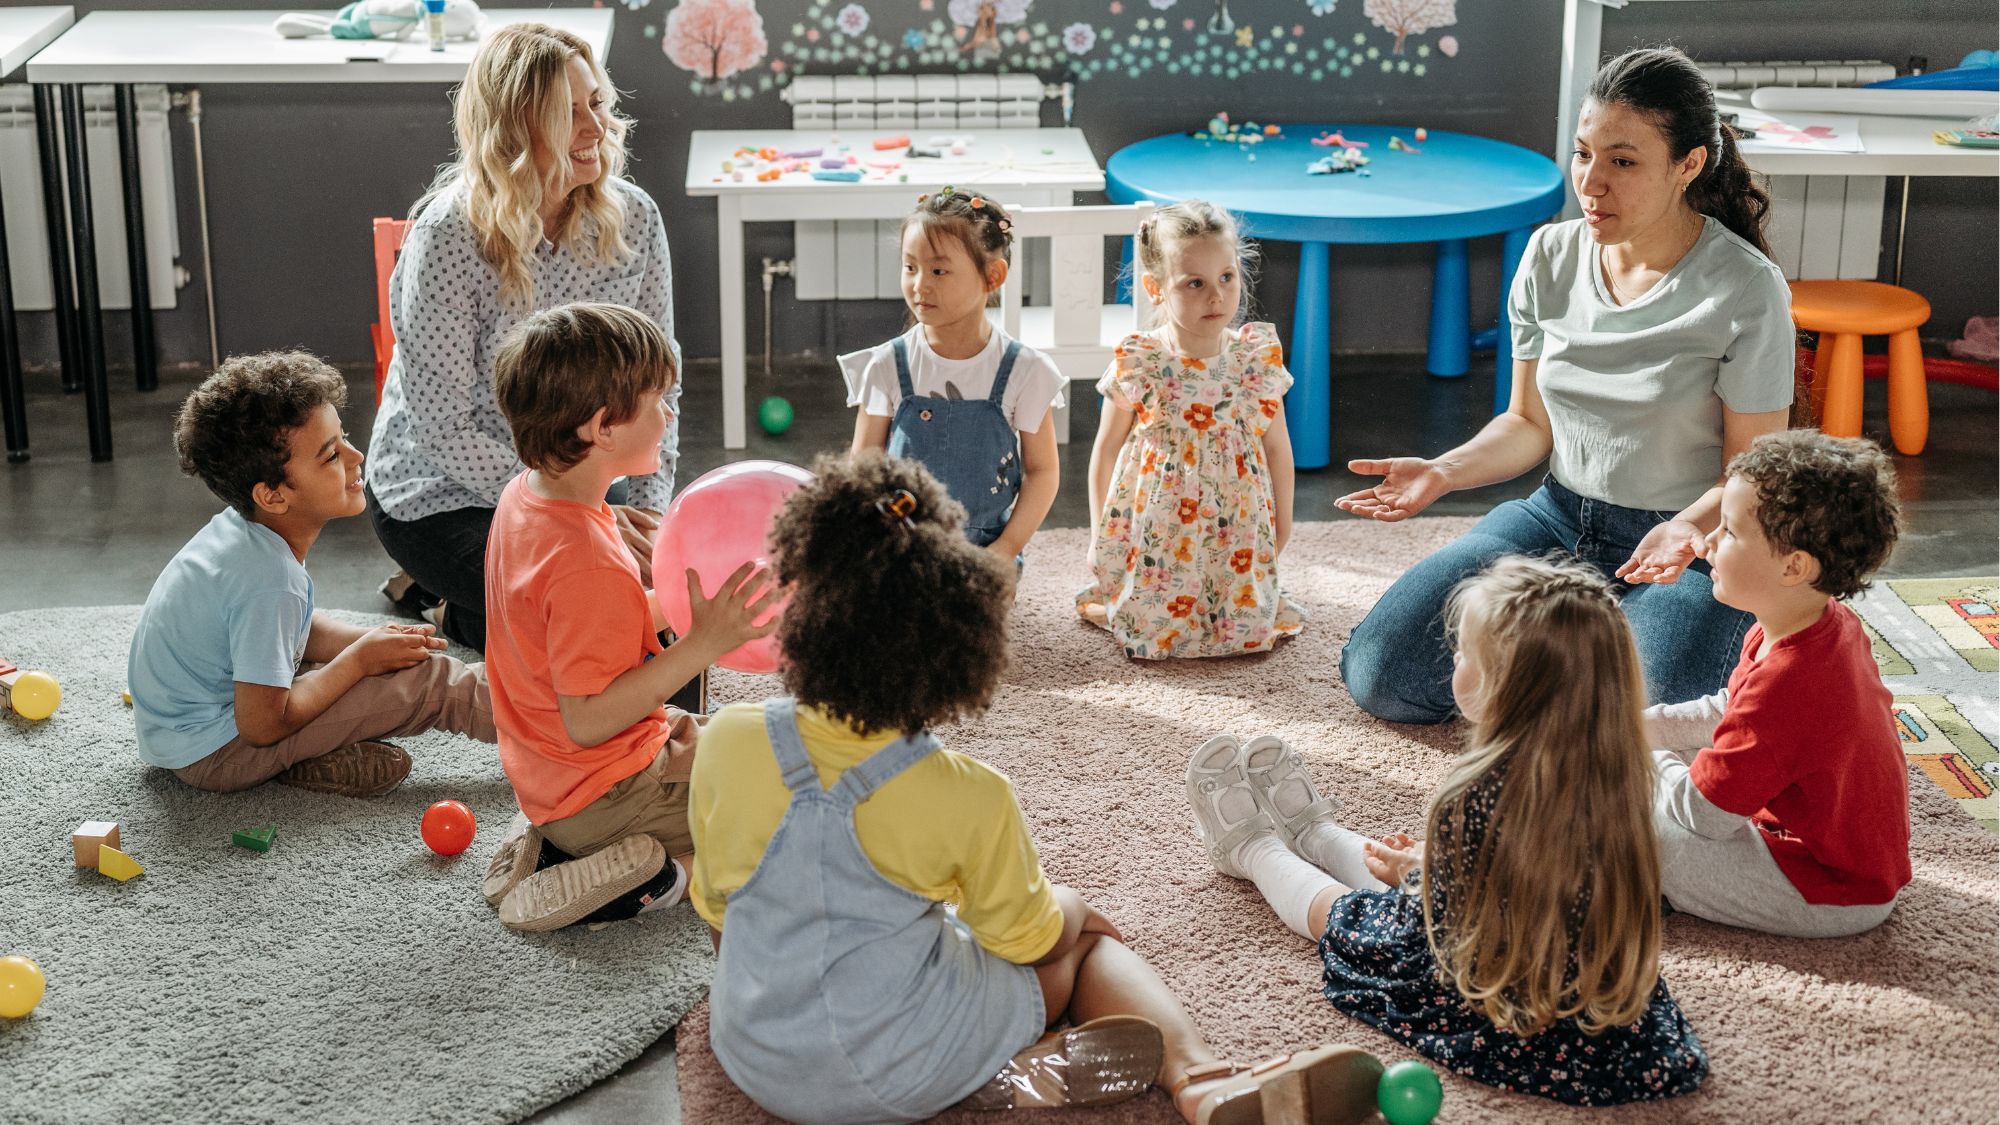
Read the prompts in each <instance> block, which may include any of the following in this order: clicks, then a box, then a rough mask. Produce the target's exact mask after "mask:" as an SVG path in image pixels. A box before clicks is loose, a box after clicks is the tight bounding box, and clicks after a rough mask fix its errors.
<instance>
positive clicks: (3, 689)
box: [0, 660, 62, 722]
mask: <svg viewBox="0 0 2000 1125" xmlns="http://www.w3.org/2000/svg"><path fill="white" fill-rule="evenodd" d="M60 706H62V685H61V684H58V683H56V678H55V677H54V676H51V675H49V674H48V673H47V672H23V671H21V669H20V668H19V667H17V666H15V665H13V664H10V663H8V662H7V661H5V660H0V711H12V712H14V713H15V714H17V715H19V716H21V717H22V718H24V719H27V720H30V721H32V722H40V721H42V720H43V719H46V718H48V717H49V716H50V715H53V714H55V712H56V708H57V707H60Z"/></svg>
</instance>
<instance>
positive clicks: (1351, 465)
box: [1334, 457, 1451, 523]
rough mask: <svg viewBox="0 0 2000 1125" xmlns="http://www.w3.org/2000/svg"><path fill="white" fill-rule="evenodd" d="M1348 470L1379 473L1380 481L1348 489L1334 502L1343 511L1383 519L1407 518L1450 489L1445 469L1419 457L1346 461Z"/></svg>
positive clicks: (1395, 520) (1392, 521) (1393, 520)
mask: <svg viewBox="0 0 2000 1125" xmlns="http://www.w3.org/2000/svg"><path fill="white" fill-rule="evenodd" d="M1347 471H1348V472H1350V473H1361V474H1363V475H1365V476H1375V475H1377V474H1379V475H1380V476H1381V477H1382V483H1380V484H1378V485H1376V486H1375V487H1373V488H1364V489H1362V490H1361V491H1359V492H1350V493H1348V494H1347V495H1345V496H1343V497H1341V498H1340V499H1338V500H1335V501H1334V506H1336V507H1338V508H1339V509H1340V510H1341V511H1343V512H1352V513H1353V514H1355V515H1357V516H1361V517H1363V518H1365V519H1371V520H1381V521H1382V522H1383V523H1395V522H1397V521H1398V520H1406V519H1409V518H1410V517H1411V516H1414V515H1416V514H1417V513H1418V512H1421V511H1423V510H1424V509H1425V508H1428V507H1430V506H1431V504H1432V503H1434V502H1435V501H1436V500H1437V499H1438V497H1440V496H1443V495H1444V494H1445V493H1447V492H1450V491H1451V482H1450V481H1448V480H1446V479H1445V475H1444V470H1442V469H1440V468H1438V467H1437V465H1435V464H1434V463H1432V462H1430V461H1427V460H1425V459H1424V458H1422V457H1390V458H1387V459H1386V460H1360V461H1349V462H1348V463H1347Z"/></svg>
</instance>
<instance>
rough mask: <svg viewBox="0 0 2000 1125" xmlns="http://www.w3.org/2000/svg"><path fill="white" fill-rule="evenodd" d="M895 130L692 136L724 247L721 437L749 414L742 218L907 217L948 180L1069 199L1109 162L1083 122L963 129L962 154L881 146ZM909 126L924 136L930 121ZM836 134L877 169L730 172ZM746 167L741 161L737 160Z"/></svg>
mask: <svg viewBox="0 0 2000 1125" xmlns="http://www.w3.org/2000/svg"><path fill="white" fill-rule="evenodd" d="M890 131H891V130H862V131H848V132H846V133H844V134H833V133H824V132H793V131H791V130H744V131H716V132H697V133H694V134H693V135H691V136H690V137H689V138H688V166H687V185H686V190H687V193H688V195H690V196H714V197H715V223H716V254H717V258H718V264H719V266H720V267H721V272H720V277H719V285H720V291H721V298H722V321H721V331H722V444H723V447H724V448H727V449H741V448H743V447H744V445H745V444H746V429H745V424H744V392H745V381H746V371H745V360H744V344H743V331H744V320H745V316H744V307H743V306H744V297H743V285H744V275H743V224H744V223H752V222H786V223H789V222H796V221H798V220H800V219H899V218H901V217H903V216H904V215H907V214H909V213H910V210H911V209H912V208H913V207H915V206H916V202H917V196H919V195H921V194H923V193H925V192H928V191H935V190H937V189H938V188H941V187H944V186H945V185H947V184H949V185H952V186H955V187H957V188H959V189H960V190H963V191H979V192H983V193H985V194H988V195H991V196H993V197H994V199H995V201H996V202H1000V203H1007V204H1021V205H1024V206H1038V207H1049V206H1058V205H1067V204H1069V203H1071V202H1072V201H1073V199H1072V196H1073V195H1074V193H1076V192H1079V191H1102V190H1104V169H1103V166H1102V165H1100V164H1099V163H1098V161H1097V157H1096V156H1095V155H1094V154H1092V153H1091V151H1090V145H1089V143H1088V142H1086V141H1085V140H1084V139H1083V132H1082V130H1080V129H975V130H955V131H953V132H954V133H955V134H956V135H961V136H969V137H971V138H972V144H971V145H970V146H969V147H968V148H967V151H966V153H965V155H963V156H946V157H944V158H942V159H918V160H908V159H905V158H904V156H903V152H902V150H900V149H898V150H891V151H888V152H877V151H875V149H874V147H873V145H872V143H871V142H872V141H873V139H874V138H875V137H876V136H878V135H880V134H882V133H884V132H890ZM893 131H894V132H907V133H910V134H911V135H912V136H914V137H915V138H916V140H917V142H918V143H919V144H920V145H921V144H922V143H923V141H924V140H925V139H926V134H925V133H924V132H923V131H922V130H914V131H912V130H893ZM836 136H837V137H838V139H839V140H840V141H845V142H846V143H847V144H849V145H851V146H852V147H853V150H854V152H855V155H856V156H858V157H859V158H860V160H861V162H862V165H861V166H862V167H863V169H864V170H866V171H867V172H868V176H867V178H865V179H863V180H861V181H860V182H858V183H838V182H830V181H825V180H815V179H813V178H812V177H811V176H810V175H809V174H806V173H802V172H794V173H789V174H787V175H784V176H782V177H780V178H778V179H776V180H771V181H759V180H758V179H757V178H756V173H755V171H754V167H753V169H752V170H751V171H750V172H748V174H746V175H745V176H744V178H743V180H742V181H740V182H739V181H737V180H735V179H733V178H732V177H731V176H729V175H725V174H724V173H723V172H722V162H723V161H724V160H726V159H733V158H734V157H733V154H734V153H735V152H736V150H737V149H739V148H744V147H748V148H752V149H761V148H773V149H776V150H778V151H779V152H799V151H803V150H807V149H814V148H819V149H826V150H829V151H831V150H832V149H833V148H834V147H835V144H836V139H835V138H836ZM883 160H899V161H901V162H902V163H901V165H900V166H899V167H897V168H895V169H893V170H886V171H885V170H882V169H869V168H867V164H868V162H869V161H883ZM736 163H737V165H738V166H739V167H741V166H742V162H741V161H737V162H736Z"/></svg>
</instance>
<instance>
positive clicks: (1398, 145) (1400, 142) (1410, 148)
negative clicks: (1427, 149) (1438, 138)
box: [1389, 137, 1423, 156]
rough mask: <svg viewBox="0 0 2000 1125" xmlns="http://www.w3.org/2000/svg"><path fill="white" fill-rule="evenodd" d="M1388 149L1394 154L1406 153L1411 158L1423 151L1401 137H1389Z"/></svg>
mask: <svg viewBox="0 0 2000 1125" xmlns="http://www.w3.org/2000/svg"><path fill="white" fill-rule="evenodd" d="M1389 147H1390V148H1391V149H1392V150H1394V151H1396V152H1407V153H1409V154H1410V155H1412V156H1415V155H1416V154H1418V153H1420V152H1422V151H1423V149H1420V148H1418V147H1417V146H1415V145H1413V144H1411V143H1410V142H1408V141H1406V140H1404V139H1403V138H1401V137H1390V138H1389Z"/></svg>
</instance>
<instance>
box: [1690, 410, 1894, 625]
mask: <svg viewBox="0 0 2000 1125" xmlns="http://www.w3.org/2000/svg"><path fill="white" fill-rule="evenodd" d="M1729 475H1730V476H1733V477H1739V478H1741V479H1742V480H1743V481H1744V482H1745V483H1747V484H1749V485H1750V486H1751V488H1753V489H1755V490H1756V493H1757V522H1758V523H1760V524H1763V525H1764V537H1765V538H1766V539H1769V540H1770V541H1771V545H1772V546H1773V547H1775V548H1777V549H1778V550H1779V551H1785V552H1789V551H1804V552H1805V553H1806V554H1808V555H1811V556H1812V557H1813V559H1814V561H1816V562H1818V563H1819V577H1818V578H1817V579H1815V580H1814V582H1813V584H1812V586H1813V589H1815V590H1818V591H1819V592H1820V593H1822V594H1825V595H1827V596H1829V597H1834V598H1848V597H1853V596H1854V595H1855V594H1858V593H1860V592H1861V591H1863V590H1866V589H1867V588H1868V581H1867V579H1868V576H1869V575H1870V574H1873V573H1874V572H1875V570H1876V569H1877V568H1879V567H1880V566H1881V565H1882V564H1883V563H1884V562H1886V561H1888V558H1889V552H1890V550H1892V549H1893V548H1894V547H1895V546H1896V537H1897V536H1898V535H1900V534H1902V530H1903V527H1902V524H1903V514H1902V503H1901V501H1900V500H1898V499H1897V496H1896V470H1895V469H1894V467H1892V466H1891V465H1890V464H1889V458H1888V456H1887V455H1885V454H1884V453H1883V452H1882V447H1881V446H1879V445H1876V444H1875V443H1874V442H1871V441H1863V440H1861V439H1860V438H1839V437H1832V436H1829V435H1827V434H1823V433H1821V432H1819V431H1818V430H1785V431H1783V432H1781V433H1775V434H1765V435H1764V436H1763V437H1760V438H1758V439H1757V440H1756V441H1755V442H1753V443H1751V445H1750V448H1749V449H1746V450H1744V451H1743V452H1741V453H1739V454H1737V455H1736V457H1735V458H1734V459H1733V460H1731V461H1730V462H1729Z"/></svg>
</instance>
